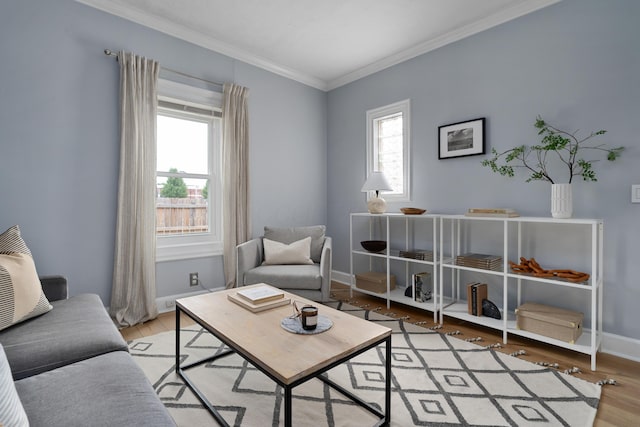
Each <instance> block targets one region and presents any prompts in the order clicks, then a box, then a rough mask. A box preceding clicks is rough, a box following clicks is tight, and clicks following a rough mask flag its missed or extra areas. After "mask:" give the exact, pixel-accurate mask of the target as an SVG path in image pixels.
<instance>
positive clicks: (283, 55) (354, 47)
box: [77, 0, 560, 90]
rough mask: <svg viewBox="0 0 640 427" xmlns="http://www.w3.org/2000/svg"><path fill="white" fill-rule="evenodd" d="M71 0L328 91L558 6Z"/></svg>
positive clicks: (435, 0)
mask: <svg viewBox="0 0 640 427" xmlns="http://www.w3.org/2000/svg"><path fill="white" fill-rule="evenodd" d="M77 1H79V2H81V3H84V4H87V5H89V6H92V7H95V8H97V9H100V10H103V11H106V12H109V13H112V14H114V15H117V16H120V17H122V18H125V19H128V20H131V21H134V22H136V23H139V24H141V25H144V26H147V27H151V28H154V29H156V30H158V31H161V32H164V33H167V34H170V35H172V36H175V37H178V38H181V39H184V40H186V41H189V42H191V43H194V44H197V45H199V46H202V47H205V48H208V49H211V50H214V51H216V52H219V53H222V54H225V55H228V56H230V57H233V58H236V59H239V60H242V61H245V62H248V63H250V64H253V65H256V66H258V67H261V68H264V69H267V70H269V71H272V72H275V73H277V74H280V75H283V76H285V77H288V78H291V79H294V80H297V81H299V82H302V83H304V84H307V85H310V86H312V87H315V88H318V89H322V90H331V89H334V88H336V87H339V86H342V85H344V84H347V83H349V82H352V81H354V80H357V79H359V78H361V77H364V76H366V75H369V74H372V73H374V72H376V71H379V70H382V69H384V68H387V67H389V66H391V65H394V64H397V63H399V62H402V61H405V60H407V59H410V58H413V57H415V56H418V55H420V54H423V53H425V52H428V51H431V50H433V49H436V48H438V47H441V46H444V45H446V44H448V43H452V42H454V41H456V40H460V39H462V38H464V37H467V36H469V35H472V34H475V33H478V32H480V31H483V30H486V29H487V28H491V27H493V26H496V25H499V24H501V23H504V22H507V21H509V20H511V19H514V18H517V17H519V16H522V15H525V14H527V13H530V12H533V11H535V10H538V9H540V8H542V7H545V6H548V5H550V4H553V3H556V2H558V1H560V0H180V1H178V0H77ZM105 48H109V46H105ZM141 54H143V53H141Z"/></svg>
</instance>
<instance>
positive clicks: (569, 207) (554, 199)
mask: <svg viewBox="0 0 640 427" xmlns="http://www.w3.org/2000/svg"><path fill="white" fill-rule="evenodd" d="M571 215H573V196H572V194H571V184H551V216H552V217H554V218H560V219H566V218H571Z"/></svg>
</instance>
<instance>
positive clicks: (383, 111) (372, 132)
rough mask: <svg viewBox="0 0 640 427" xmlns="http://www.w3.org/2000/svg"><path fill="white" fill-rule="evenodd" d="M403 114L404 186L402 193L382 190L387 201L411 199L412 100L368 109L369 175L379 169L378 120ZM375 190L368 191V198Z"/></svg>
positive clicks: (382, 194) (382, 195)
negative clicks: (410, 131)
mask: <svg viewBox="0 0 640 427" xmlns="http://www.w3.org/2000/svg"><path fill="white" fill-rule="evenodd" d="M398 113H401V114H402V169H403V177H402V181H403V187H404V191H403V192H402V193H401V194H390V193H385V192H382V193H381V194H380V195H381V197H383V198H384V199H385V200H386V201H387V202H409V201H411V179H410V177H411V170H410V165H411V159H410V153H411V150H410V146H411V145H410V141H411V138H410V135H409V129H411V126H410V121H411V114H410V113H411V100H410V99H405V100H403V101H399V102H395V103H393V104H389V105H385V106H383V107H379V108H374V109H372V110H368V111H367V176H369V175H370V174H371V172H374V171H376V170H378V166H377V165H378V144H377V140H378V135H377V133H378V131H377V126H376V125H375V124H376V121H377V120H379V119H381V118H384V117H388V116H391V115H395V114H398ZM372 194H373V192H368V193H367V200H369V198H370V197H372Z"/></svg>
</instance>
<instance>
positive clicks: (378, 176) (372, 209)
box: [361, 171, 393, 214]
mask: <svg viewBox="0 0 640 427" xmlns="http://www.w3.org/2000/svg"><path fill="white" fill-rule="evenodd" d="M389 190H393V188H391V185H390V184H389V181H387V178H386V177H385V176H384V174H383V173H382V172H380V171H374V172H371V173H370V174H369V177H368V178H367V180H366V182H365V183H364V185H363V186H362V190H361V191H363V192H367V191H375V192H376V195H375V197H372V198H370V199H369V201H368V202H367V208H368V209H369V213H372V214H381V213H384V212H385V211H386V210H387V202H385V201H384V199H383V198H382V197H380V193H379V192H380V191H389Z"/></svg>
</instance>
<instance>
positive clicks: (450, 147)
mask: <svg viewBox="0 0 640 427" xmlns="http://www.w3.org/2000/svg"><path fill="white" fill-rule="evenodd" d="M484 121H485V119H484V117H483V118H480V119H474V120H468V121H466V122H460V123H453V124H450V125H444V126H439V127H438V158H439V159H441V160H442V159H450V158H453V157H463V156H475V155H478V154H484V151H485V148H484Z"/></svg>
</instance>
